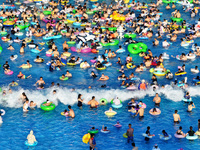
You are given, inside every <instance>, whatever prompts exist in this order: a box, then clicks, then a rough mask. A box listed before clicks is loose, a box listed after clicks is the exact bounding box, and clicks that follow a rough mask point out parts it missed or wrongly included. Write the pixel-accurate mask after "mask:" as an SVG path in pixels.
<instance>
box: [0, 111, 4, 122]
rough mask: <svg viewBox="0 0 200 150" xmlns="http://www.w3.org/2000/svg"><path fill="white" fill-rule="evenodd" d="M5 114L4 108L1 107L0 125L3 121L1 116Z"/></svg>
mask: <svg viewBox="0 0 200 150" xmlns="http://www.w3.org/2000/svg"><path fill="white" fill-rule="evenodd" d="M3 115H5V110H3V109H1V110H0V125H1V124H2V123H3V119H2V116H3Z"/></svg>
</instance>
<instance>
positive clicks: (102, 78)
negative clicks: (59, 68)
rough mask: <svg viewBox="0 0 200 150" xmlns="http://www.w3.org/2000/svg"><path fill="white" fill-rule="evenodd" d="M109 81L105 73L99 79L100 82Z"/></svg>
mask: <svg viewBox="0 0 200 150" xmlns="http://www.w3.org/2000/svg"><path fill="white" fill-rule="evenodd" d="M108 79H109V77H108V76H105V75H104V74H103V73H102V74H101V77H100V78H99V80H100V81H106V80H108Z"/></svg>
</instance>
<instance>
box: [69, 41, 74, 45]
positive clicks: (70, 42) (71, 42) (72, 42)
mask: <svg viewBox="0 0 200 150" xmlns="http://www.w3.org/2000/svg"><path fill="white" fill-rule="evenodd" d="M67 44H71V45H72V44H76V41H68V42H67Z"/></svg>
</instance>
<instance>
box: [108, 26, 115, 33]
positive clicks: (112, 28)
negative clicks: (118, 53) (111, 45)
mask: <svg viewBox="0 0 200 150" xmlns="http://www.w3.org/2000/svg"><path fill="white" fill-rule="evenodd" d="M108 30H109V31H114V32H115V31H117V27H110V28H108Z"/></svg>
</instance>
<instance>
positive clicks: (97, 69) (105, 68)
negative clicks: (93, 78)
mask: <svg viewBox="0 0 200 150" xmlns="http://www.w3.org/2000/svg"><path fill="white" fill-rule="evenodd" d="M96 69H97V70H105V69H106V67H105V66H104V67H103V68H97V67H96Z"/></svg>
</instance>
